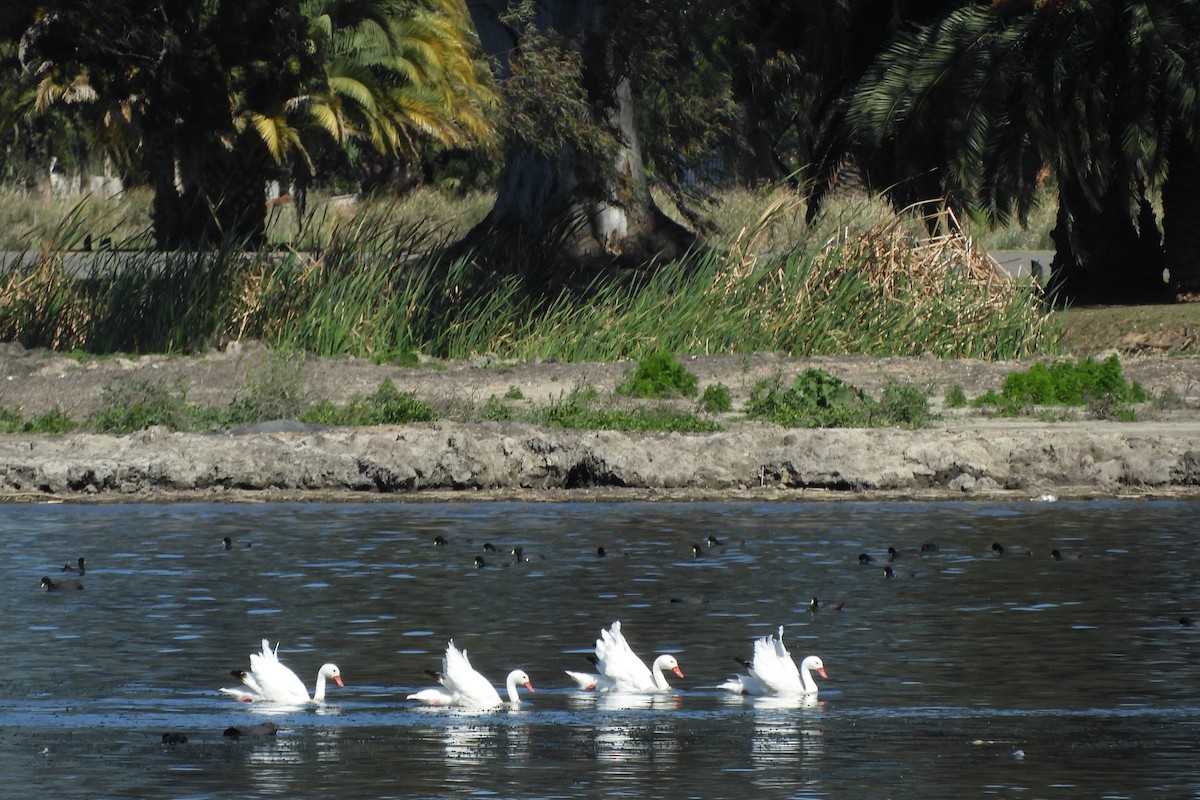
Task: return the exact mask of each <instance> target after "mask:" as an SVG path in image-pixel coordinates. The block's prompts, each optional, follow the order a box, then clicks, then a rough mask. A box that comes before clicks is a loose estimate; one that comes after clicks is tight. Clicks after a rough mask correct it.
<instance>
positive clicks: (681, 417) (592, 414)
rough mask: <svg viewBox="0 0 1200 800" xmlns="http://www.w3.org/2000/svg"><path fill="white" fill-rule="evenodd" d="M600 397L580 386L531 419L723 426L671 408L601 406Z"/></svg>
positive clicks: (587, 424)
mask: <svg viewBox="0 0 1200 800" xmlns="http://www.w3.org/2000/svg"><path fill="white" fill-rule="evenodd" d="M597 399H598V394H597V392H596V390H595V389H592V388H590V387H589V388H586V389H577V390H575V391H572V392H570V393H568V394H566V395H565V396H563V397H562V398H560V399H559V400H557V401H555V402H552V403H550V404H549V405H547V406H545V407H544V408H540V409H537V410H536V411H534V412H533V414H532V415H531V417H532V421H533V422H534V423H535V424H539V425H546V426H549V427H554V428H577V429H584V430H622V431H643V432H678V433H707V432H712V431H718V430H720V429H721V427H720V426H719V425H717V424H716V423H714V422H710V421H708V420H705V419H702V418H700V417H698V416H696V415H695V414H688V413H685V412H681V411H676V410H674V409H669V408H640V407H639V408H636V409H633V410H620V409H610V408H598V407H597V406H596V403H597Z"/></svg>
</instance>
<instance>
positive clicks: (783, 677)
mask: <svg viewBox="0 0 1200 800" xmlns="http://www.w3.org/2000/svg"><path fill="white" fill-rule="evenodd" d="M743 663H744V662H743ZM746 667H747V669H748V671H749V674H747V675H735V676H733V677H732V678H730V679H729V680H727V681H725V682H724V683H722V684H721V685H720V686H718V687H717V688H718V689H726V690H728V691H731V692H734V693H736V694H749V695H758V696H762V697H795V696H798V695H816V694H817V682H816V681H815V680H813V676H812V672H813V671H814V670H815V671H816V673H817V674H818V675H820V676H821V677H822V678H825V679H826V680H828V679H829V676H828V675H826V674H825V664H824V663H823V662H822V661H821V659H820V658H819V657H817V656H809V657H808V658H806V659H804V660H803V661H801V662H800V669H799V670H797V669H796V662H795V661H793V660H792V655H791V653H789V652H788V651H787V648H786V647H784V646H783V626H782V625H780V626H779V638H778V639H777V638H775V637H774V636H764V637H762V638H761V639H759V640H757V641H756V642H755V643H754V659H753V661H752V662H751V663H750V664H747V665H746Z"/></svg>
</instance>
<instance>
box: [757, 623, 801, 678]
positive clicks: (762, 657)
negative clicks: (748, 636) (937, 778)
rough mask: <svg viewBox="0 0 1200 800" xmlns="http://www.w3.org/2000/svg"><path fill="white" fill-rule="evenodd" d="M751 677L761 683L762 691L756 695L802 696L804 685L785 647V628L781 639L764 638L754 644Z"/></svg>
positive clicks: (780, 634) (781, 631)
mask: <svg viewBox="0 0 1200 800" xmlns="http://www.w3.org/2000/svg"><path fill="white" fill-rule="evenodd" d="M750 675H751V677H753V678H756V679H757V680H758V681H759V682H761V691H759V692H754V694H779V695H791V694H800V693H801V692H802V691H803V684H801V682H800V672H799V670H797V669H796V662H794V661H792V656H791V654H789V653H788V651H787V648H785V647H784V646H783V628H782V627H781V628H780V629H779V638H778V639H776V638H775V637H774V636H764V637H762V638H761V639H759V640H757V641H756V642H755V643H754V659H753V662H752V664H751V667H750Z"/></svg>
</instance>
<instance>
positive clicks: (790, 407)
mask: <svg viewBox="0 0 1200 800" xmlns="http://www.w3.org/2000/svg"><path fill="white" fill-rule="evenodd" d="M870 411H871V409H870V404H869V401H868V400H867V398H866V397H865V396H864V395H863V393H862V392H861V391H859V390H858V389H856V388H854V387H853V386H851V385H850V384H848V383H846V382H845V381H843V380H841V379H839V378H835V377H833V376H832V375H830V374H829V373H828V372H825V371H824V370H820V369H807V370H805V371H804V372H802V373H800V374H799V375H797V376H796V378H795V379H794V380H793V381H792V383H791V385H790V386H784V385H783V378H782V376H780V375H776V376H775V377H774V378H772V379H766V378H764V379H762V380H760V381H758V382H757V383H756V384H755V385H754V387H753V388H752V389H751V390H750V401H749V402H748V403H747V404H746V415H747V416H749V417H751V418H754V419H763V420H767V421H769V422H774V423H775V424H776V425H782V426H784V427H787V428H849V427H856V426H860V425H865V424H866V423H867V421H868V420H869V418H870Z"/></svg>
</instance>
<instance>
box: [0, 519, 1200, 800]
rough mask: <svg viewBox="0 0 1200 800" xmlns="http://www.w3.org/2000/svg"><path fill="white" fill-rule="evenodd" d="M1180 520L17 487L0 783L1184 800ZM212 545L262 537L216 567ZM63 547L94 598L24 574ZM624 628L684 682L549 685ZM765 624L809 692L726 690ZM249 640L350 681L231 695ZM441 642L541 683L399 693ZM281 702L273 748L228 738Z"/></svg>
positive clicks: (7, 789) (31, 788) (1186, 558)
mask: <svg viewBox="0 0 1200 800" xmlns="http://www.w3.org/2000/svg"><path fill="white" fill-rule="evenodd" d="M1198 512H1200V505H1198V504H1195V503H1182V502H1090V503H1032V502H1030V503H1012V504H1003V505H995V504H991V505H989V504H980V503H970V504H951V503H938V504H925V503H915V502H914V503H866V502H863V503H858V502H845V503H833V504H831V503H813V504H632V503H631V504H616V505H612V504H529V505H524V504H465V503H464V504H458V503H456V504H437V505H434V504H370V505H311V504H296V505H291V504H287V505H283V504H280V505H273V504H262V505H216V504H211V505H209V504H178V505H127V506H118V505H105V506H73V505H36V506H34V505H28V506H4V507H2V508H0V582H2V591H0V779H3V780H0V797H14V798H15V797H30V796H32V795H34V794H38V793H40V794H42V795H43V796H51V797H88V798H94V797H178V798H184V797H187V798H233V797H289V798H305V797H339V798H348V797H466V796H489V797H521V798H575V797H601V796H604V797H667V796H669V797H672V798H684V797H704V798H709V797H748V796H752V795H751V793H754V796H760V797H805V798H806V797H830V798H942V797H945V798H958V797H962V798H969V797H985V796H994V797H1021V798H1073V797H1079V798H1085V797H1086V798H1097V797H1131V798H1142V797H1191V796H1196V795H1197V792H1200V758H1198V757H1197V756H1198V755H1200V753H1198V746H1197V742H1198V739H1200V666H1198V665H1197V657H1196V652H1195V649H1196V645H1197V642H1198V641H1200V640H1198V639H1197V637H1198V636H1200V628H1195V627H1188V626H1186V625H1184V624H1181V619H1180V618H1181V617H1192V618H1195V619H1196V620H1197V622H1198V623H1200V598H1198V597H1197V578H1198V577H1200V521H1198V519H1200V518H1198V516H1197V514H1198ZM224 536H231V537H233V538H235V539H249V540H252V542H253V546H252V547H251V548H249V549H248V550H243V551H230V552H226V551H225V550H224V549H223V546H222V544H221V539H222V537H224ZM436 536H442V537H444V538H446V539H447V540H448V544H447V545H446V546H434V544H433V541H434V538H435V537H436ZM708 536H715V537H718V538H719V539H720V540H722V542H723V544H721V545H718V546H716V547H712V548H709V547H708V546H707V545H704V542H705V540H706V537H708ZM926 542H931V543H935V544H936V545H937V547H938V549H937V551H936V552H933V553H922V552H921V545H922V544H924V543H926ZM484 543H491V544H493V545H494V546H495V547H496V548H497V551H496V552H494V553H493V552H485V551H484V550H483V545H484ZM993 543H999V544H1002V545H1003V546H1004V548H1005V553H1004V555H1002V556H1000V555H996V554H994V553H993V550H992V544H993ZM693 544H701V545H704V546H703V547H702V550H703V551H704V552H703V554H702V556H701V557H699V558H696V557H693V552H692V546H693ZM517 545H520V546H523V547H524V552H525V555H526V557H527V558H529V560H528V561H527V562H523V563H516V562H515V561H514V559H513V558H512V556H511V555H509V552H510V551H511V549H512V548H513V547H514V546H517ZM889 546H892V547H896V548H897V549H899V550H900V551H901V554H900V557H899V558H898V559H897V560H896V561H894V562H893V564H892V567H893V569H894V571H895V577H894V578H891V579H888V578H885V577H884V574H883V566H884V564H885V562H886V560H887V552H886V551H887V548H888V547H889ZM598 547H603V548H604V549H605V552H606V555H605V556H604V557H599V556H598V555H597V552H596V550H597V548H598ZM1052 549H1058V550H1060V551H1061V552H1062V553H1063V555H1064V559H1063V560H1062V561H1055V560H1054V559H1052V558H1051V556H1050V551H1051V550H1052ZM1026 551H1030V552H1031V554H1030V555H1026V554H1025V553H1026ZM861 552H868V553H870V554H871V555H873V556H874V558H875V559H876V562H877V563H875V564H871V565H860V564H859V559H858V555H859V553H861ZM477 555H482V556H483V557H484V558H485V559H486V560H487V561H488V562H489V565H488V566H487V567H485V568H483V569H476V568H475V567H474V563H473V562H474V559H475V557H476V556H477ZM80 556H84V557H86V559H87V563H88V567H89V569H88V572H87V574H86V576H84V578H83V582H84V584H85V586H86V589H85V590H84V591H82V592H43V591H41V590H40V589H39V586H38V583H39V579H40V578H41V577H42V575H49V576H50V577H51V578H52V579H58V578H60V577H64V576H63V575H62V574H61V573H60V572H59V568H60V567H61V566H62V565H63V564H64V563H65V562H67V561H70V562H72V563H73V562H74V561H75V560H76V559H77V558H78V557H80ZM813 596H817V597H819V599H820V603H821V609H820V610H819V611H817V612H816V613H813V612H810V611H809V601H810V598H811V597H813ZM839 604H841V605H842V608H841V609H840V610H838V609H837V606H838V605H839ZM616 619H620V620H621V621H622V623H623V626H624V629H625V633H626V636H627V637H628V639H629V640H630V643H631V644H632V645H633V647H634V648H635V650H637V651H639V653H641V654H642V655H643V656H644V657H645V658H646V660H647V661H649V660H650V659H651V657H653V656H654V655H655V654H656V653H658V652H670V653H673V654H675V655H676V657H677V658H678V659H679V661H680V663H681V665H682V668H683V670H684V672H685V673H686V678H684V679H682V680H681V679H677V678H676V679H673V684H674V685H675V690H676V691H675V692H674V693H673V694H672V695H671V696H668V697H659V698H653V699H651V698H613V697H604V696H601V697H597V696H595V695H583V694H580V693H577V692H575V691H574V690H573V689H572V688H571V682H570V680H569V679H568V678H567V677H566V676H565V675H564V674H563V670H564V669H584V670H586V669H587V668H588V664H587V662H586V661H585V655H586V654H587V653H588V652H590V650H591V646H592V643H593V642H594V641H595V639H596V636H597V634H598V632H599V630H600V628H601V626H606V625H608V624H609V623H611V622H612V621H613V620H616ZM779 625H783V626H785V629H786V641H787V642H788V644H789V647H790V648H791V649H792V652H793V653H794V654H795V655H796V656H797V661H799V657H800V656H803V655H807V654H809V653H816V654H818V655H820V656H821V657H822V658H823V659H824V662H825V666H826V670H827V672H828V674H829V679H828V680H827V681H822V682H821V694H820V697H819V700H818V701H816V702H815V703H812V704H809V705H803V706H800V707H779V706H772V705H756V704H755V703H753V702H750V701H746V700H743V699H741V698H736V697H732V696H728V695H726V694H724V693H722V692H720V691H718V690H716V689H715V688H714V687H715V686H716V684H718V683H719V682H720V681H721V680H723V679H724V678H726V677H728V676H729V675H730V674H733V673H734V672H735V671H736V670H738V669H739V667H738V665H737V663H736V662H735V661H734V658H733V657H734V656H740V657H749V655H750V653H751V642H752V640H753V639H754V638H756V637H758V636H762V635H765V634H767V633H771V632H773V631H774V630H775V628H776V627H777V626H779ZM263 637H268V638H270V639H271V640H272V641H276V640H277V641H279V642H281V643H282V644H281V645H280V648H279V653H280V656H281V657H282V658H283V660H284V662H285V663H287V664H288V665H290V666H292V667H293V668H294V669H295V670H296V672H298V673H299V674H300V676H301V677H302V678H304V680H305V681H306V682H307V683H308V684H309V686H310V688H311V686H312V683H313V679H314V677H315V673H316V670H317V668H318V667H319V666H320V665H321V664H322V663H323V662H325V661H334V662H336V663H337V664H338V665H339V666H340V668H341V670H342V674H343V676H344V678H345V681H346V687H345V688H343V689H338V688H336V687H332V688H331V689H330V697H329V702H328V703H327V704H326V705H325V706H324V707H323V708H319V709H308V710H297V709H269V708H264V707H258V706H253V705H249V704H240V703H238V702H236V701H235V700H233V699H232V698H229V697H226V696H223V695H221V694H219V692H218V691H217V690H218V689H219V688H220V687H222V686H233V685H237V681H236V679H235V678H232V677H231V676H230V675H229V671H230V670H231V669H244V668H246V667H247V666H248V655H249V653H250V652H251V651H252V650H254V649H257V647H258V644H259V641H260V640H261V639H262V638H263ZM449 638H453V639H454V640H455V642H456V643H457V644H459V645H461V646H463V647H465V648H466V649H467V650H468V652H469V653H470V657H471V660H472V662H473V663H474V665H475V666H476V667H477V668H479V669H480V671H482V672H484V673H485V674H487V675H488V676H489V677H491V678H492V679H493V682H494V683H496V684H500V683H501V682H502V680H503V678H504V675H505V674H506V673H507V672H508V671H509V670H510V669H512V668H513V667H517V666H519V667H522V668H524V669H525V670H526V671H527V672H529V674H530V676H531V678H532V680H533V683H534V686H535V687H536V689H537V693H536V694H534V695H532V696H530V697H529V699H528V702H526V703H523V704H522V705H521V706H520V707H519V709H516V710H505V711H502V712H496V713H484V714H462V713H451V712H447V711H444V710H432V709H424V708H418V707H416V706H415V705H414V704H413V703H412V702H410V701H407V700H406V699H405V696H406V695H407V694H408V693H410V692H412V691H414V690H416V689H420V688H424V687H426V686H429V685H430V684H431V679H430V678H429V677H428V676H426V675H425V674H424V671H425V670H426V669H434V668H437V667H438V666H439V659H440V654H441V652H442V650H443V649H444V648H445V644H446V640H447V639H449ZM266 719H271V720H273V721H274V722H275V723H276V724H278V725H279V726H280V731H279V734H278V735H277V736H275V737H272V738H258V739H242V740H233V739H229V738H226V737H224V736H222V732H223V731H224V730H225V728H226V727H229V726H239V725H241V726H245V725H250V724H254V723H256V722H260V721H262V720H266ZM166 732H178V733H183V734H185V735H186V736H187V737H188V740H189V741H188V742H187V743H186V744H179V745H174V746H171V745H165V744H163V743H162V741H161V739H162V734H163V733H166Z"/></svg>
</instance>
